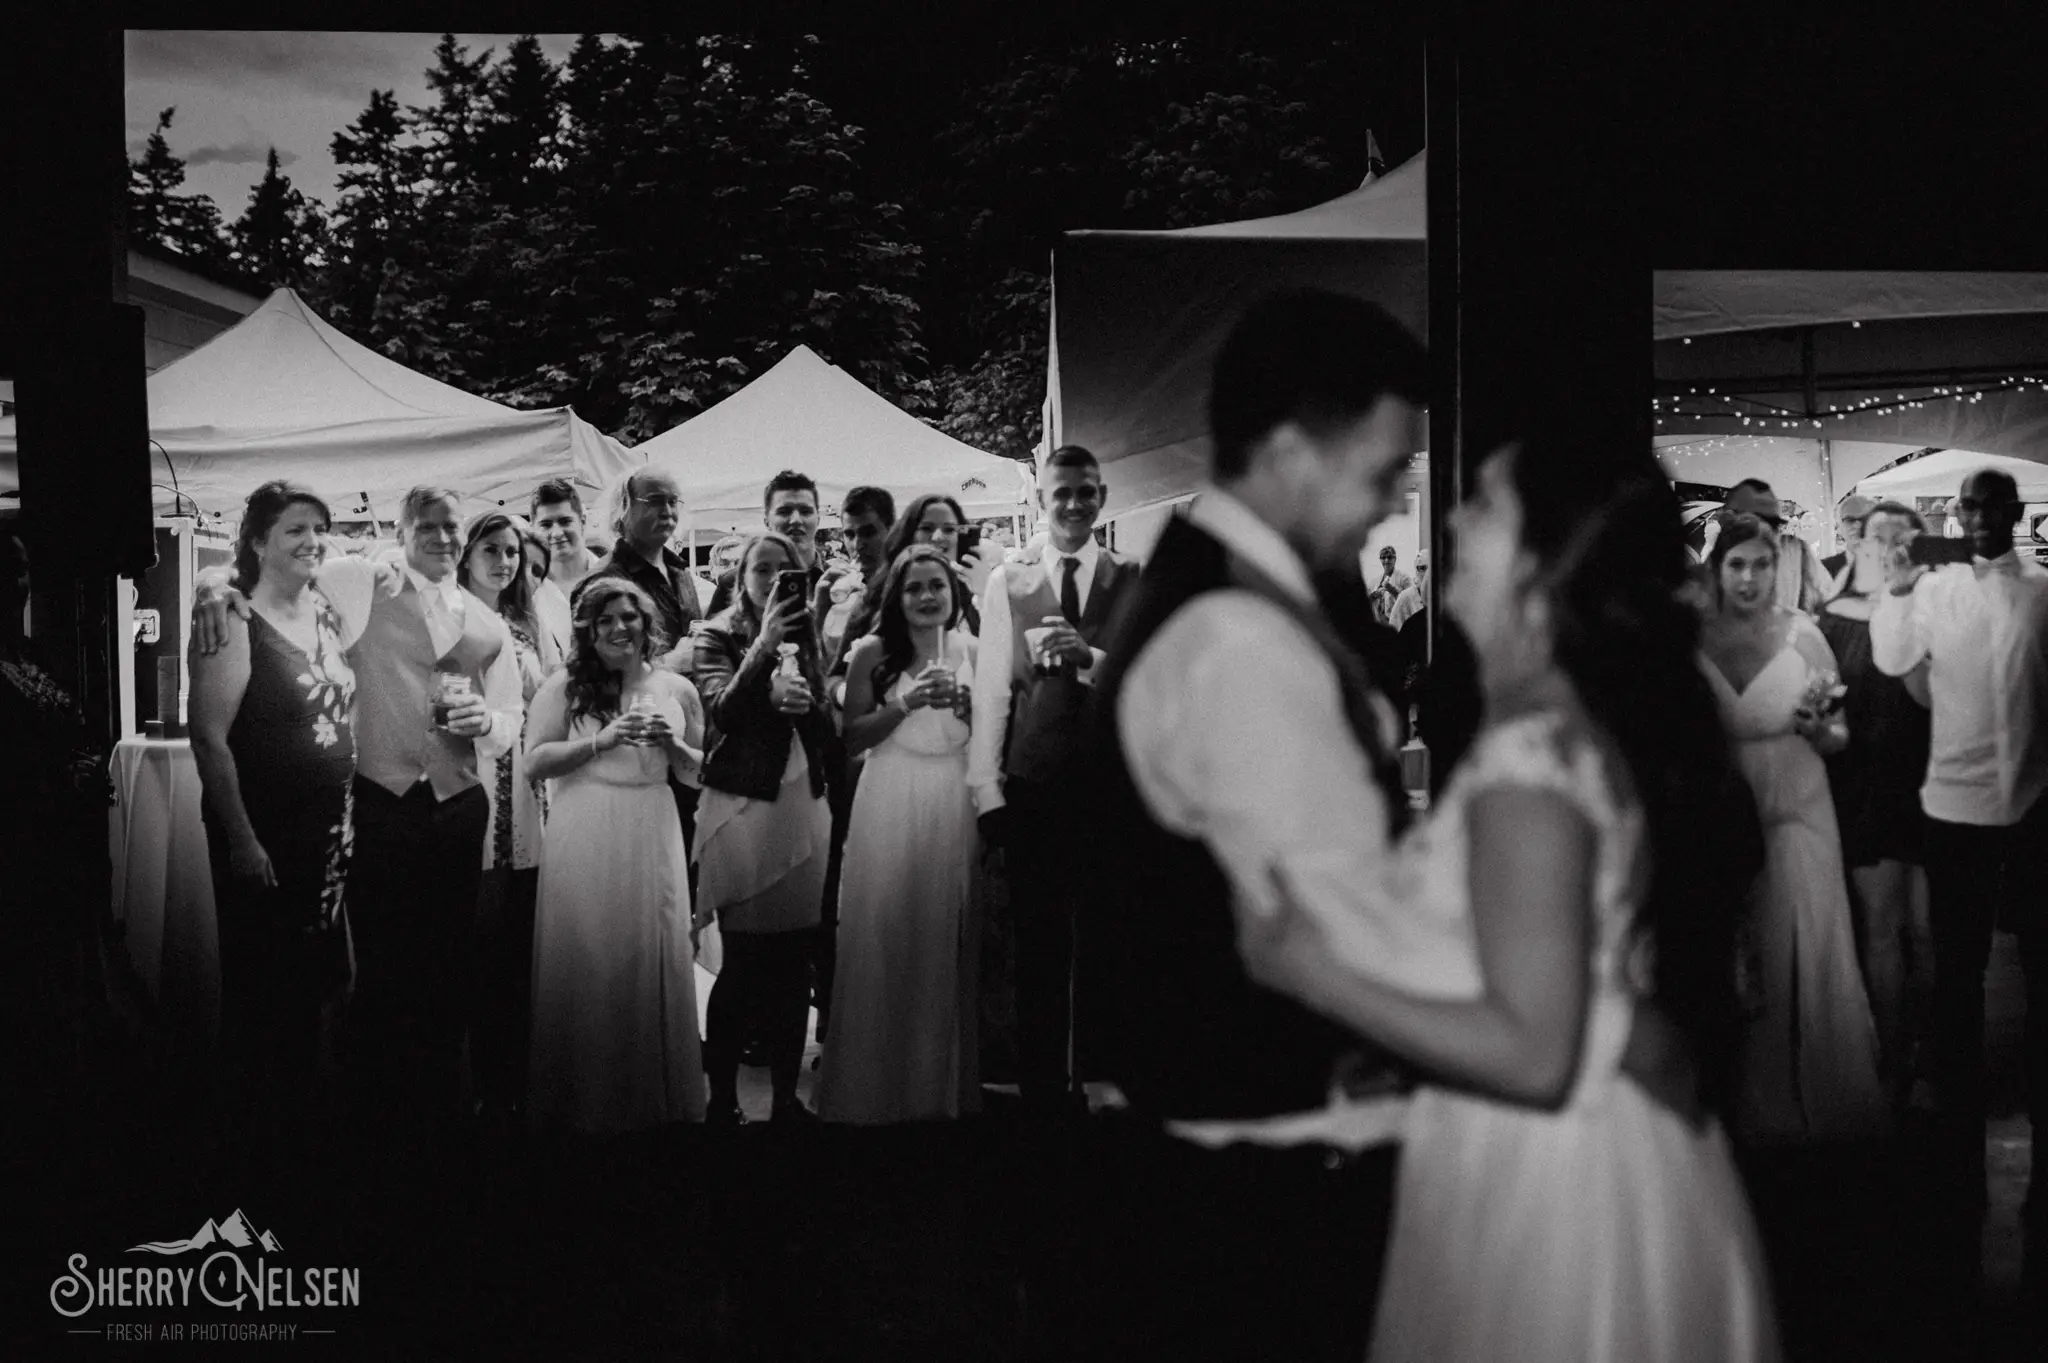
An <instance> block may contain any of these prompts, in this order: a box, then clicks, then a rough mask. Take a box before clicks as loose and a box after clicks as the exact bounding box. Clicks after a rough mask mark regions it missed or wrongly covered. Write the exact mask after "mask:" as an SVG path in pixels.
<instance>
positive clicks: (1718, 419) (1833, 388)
mask: <svg viewBox="0 0 2048 1363" xmlns="http://www.w3.org/2000/svg"><path fill="white" fill-rule="evenodd" d="M1652 329H1653V335H1654V338H1655V345H1656V377H1657V396H1658V405H1657V412H1656V429H1657V432H1658V433H1659V434H1687V435H1780V434H1784V435H1798V436H1800V437H1803V438H1808V439H1830V440H1848V441H1869V442H1878V443H1885V444H1896V445H1902V446H1906V447H1909V448H1914V449H1925V448H1928V447H1936V448H1943V449H1967V450H1977V451H1981V452H1983V453H1987V454H2006V455H2017V456H2019V457H2021V458H2036V457H2042V458H2048V274H2015V273H1994V272H1982V273H1957V272H1941V271H1925V272H1913V271H1855V270H1709V271H1665V272H1659V273H1658V274H1657V276H1656V280H1655V309H1654V316H1653V318H1652ZM1836 482H1837V486H1838V487H1841V486H1846V484H1845V483H1843V482H1842V480H1840V479H1837V480H1836Z"/></svg>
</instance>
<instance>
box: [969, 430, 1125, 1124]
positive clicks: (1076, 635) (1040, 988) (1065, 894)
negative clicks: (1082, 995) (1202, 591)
mask: <svg viewBox="0 0 2048 1363" xmlns="http://www.w3.org/2000/svg"><path fill="white" fill-rule="evenodd" d="M1106 492H1107V488H1106V487H1105V486H1104V484H1103V481H1102V469H1101V466H1100V465H1099V464H1098V463H1097V462H1096V459H1095V456H1094V455H1093V454H1091V453H1089V452H1088V451H1087V450H1085V449H1083V448H1081V447H1080V446H1078V445H1066V446H1062V447H1061V448H1059V449H1057V450H1054V451H1053V452H1052V454H1051V455H1049V456H1048V457H1047V458H1046V462H1045V466H1044V468H1042V469H1041V470H1040V471H1039V478H1038V504H1039V507H1040V509H1041V511H1042V512H1043V513H1044V515H1045V518H1046V532H1047V538H1046V543H1045V547H1044V549H1043V550H1042V551H1041V553H1040V554H1039V556H1038V558H1037V560H1036V561H1035V562H1030V563H1007V562H1006V563H1003V564H1000V565H998V566H997V567H996V568H995V569H994V571H992V572H991V573H990V574H989V579H988V586H987V588H986V589H985V591H984V593H983V597H982V606H981V640H980V652H979V656H978V658H977V660H976V663H975V670H974V732H973V736H972V738H971V739H970V740H969V742H968V749H967V783H968V786H969V788H970V789H971V790H972V791H973V793H974V803H975V809H976V811H977V813H978V814H979V816H980V821H981V829H982V837H983V839H984V841H985V842H987V843H988V844H989V845H990V846H993V847H998V848H1001V849H1002V850H1003V860H1004V869H1005V872H1006V875H1007V877H1008V880H1009V884H1010V908H1011V917H1012V920H1013V922H1014V923H1015V925H1016V987H1017V1034H1018V1035H1017V1047H1018V1066H1019V1071H1020V1074H1019V1078H1020V1080H1021V1088H1022V1090H1023V1098H1024V1103H1025V1107H1026V1108H1027V1109H1028V1110H1030V1111H1033V1112H1040V1113H1059V1112H1068V1111H1075V1110H1078V1109H1080V1108H1081V1107H1082V1103H1081V1098H1080V1093H1079V1090H1078V1088H1077V1086H1076V1084H1075V1073H1074V1064H1073V1054H1072V1044H1071V1043H1072V1037H1073V1004H1074V989H1073V968H1074V904H1075V895H1076V893H1077V891H1078V890H1079V886H1078V885H1077V884H1076V883H1075V875H1074V867H1075V864H1076V849H1075V846H1074V842H1073V839H1074V838H1075V837H1077V836H1080V835H1081V830H1080V829H1079V827H1078V825H1077V823H1076V821H1075V819H1074V818H1073V815H1074V807H1075V803H1076V799H1077V796H1076V792H1075V791H1074V789H1073V788H1072V784H1071V765H1070V764H1071V761H1072V759H1073V757H1074V756H1075V754H1076V752H1077V750H1078V748H1079V746H1080V744H1081V742H1082V739H1083V729H1084V714H1085V709H1086V704H1087V697H1088V692H1089V688H1090V687H1091V685H1092V684H1093V681H1094V677H1095V673H1096V670H1097V668H1098V667H1099V666H1100V665H1101V664H1102V662H1103V660H1104V657H1105V655H1104V653H1103V651H1102V649H1101V647H1100V646H1099V641H1100V640H1101V638H1102V636H1103V633H1104V630H1105V628H1106V627H1107V624H1108V621H1109V619H1110V617H1111V616H1112V615H1113V614H1114V613H1115V611H1116V609H1117V606H1118V604H1119V603H1120V602H1121V601H1122V599H1123V598H1124V596H1125V595H1126V594H1127V593H1128V592H1129V591H1130V590H1131V589H1132V588H1133V587H1134V586H1135V585H1136V584H1137V580H1138V570H1137V567H1136V565H1135V564H1133V563H1131V562H1130V561H1128V560H1126V559H1123V558H1120V557H1118V556H1117V555H1115V554H1113V553H1111V552H1109V551H1108V550H1106V549H1104V548H1102V547H1101V546H1100V545H1098V544H1097V543H1096V542H1095V521H1096V518H1097V517H1098V516H1100V515H1101V514H1102V499H1103V496H1104V495H1105V493H1106Z"/></svg>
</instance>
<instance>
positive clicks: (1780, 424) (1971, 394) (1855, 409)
mask: <svg viewBox="0 0 2048 1363" xmlns="http://www.w3.org/2000/svg"><path fill="white" fill-rule="evenodd" d="M2028 391H2034V392H2048V377H2042V376H2037V375H2032V374H2014V375H2008V376H2007V377H2005V378H2004V379H2002V380H1997V381H1987V382H1986V383H1984V384H1982V385H1979V386H1977V387H1974V388H1962V387H1954V386H1951V385H1948V384H1930V385H1928V387H1927V388H1925V389H1924V390H1921V391H1919V392H1918V393H1917V395H1909V394H1907V393H1899V392H1894V393H1893V394H1892V396H1890V397H1889V398H1887V397H1885V396H1884V395H1883V394H1882V393H1879V394H1874V395H1872V396H1870V397H1865V398H1860V399H1858V400H1856V401H1854V402H1849V403H1833V402H1831V403H1829V404H1828V407H1827V410H1826V411H1825V412H1799V411H1795V410H1793V409H1790V408H1786V407H1781V406H1778V405H1777V404H1775V403H1768V402H1765V401H1763V400H1761V399H1759V398H1750V397H1743V396H1741V395H1739V394H1734V393H1730V394H1726V395H1721V394H1716V393H1715V392H1714V390H1713V389H1712V388H1708V389H1707V390H1706V393H1705V394H1704V395H1702V394H1701V392H1700V389H1699V388H1698V387H1695V386H1688V387H1687V388H1686V390H1685V392H1684V393H1678V392H1673V393H1671V394H1670V395H1668V396H1665V397H1653V398H1651V399H1650V410H1651V412H1652V414H1653V415H1654V416H1655V417H1656V418H1657V424H1658V425H1659V426H1662V425H1663V424H1664V420H1663V418H1664V417H1666V416H1671V417H1687V418H1691V419H1694V420H1699V419H1708V420H1722V421H1739V422H1741V423H1742V425H1744V426H1751V425H1754V426H1758V427H1761V428H1763V429H1766V430H1768V429H1770V428H1771V426H1772V423H1776V425H1777V428H1778V429H1779V430H1788V431H1789V430H1799V429H1805V428H1807V427H1811V429H1813V430H1823V429H1825V423H1826V422H1827V421H1847V420H1849V419H1850V418H1852V417H1858V416H1887V415H1891V414H1894V413H1898V412H1908V411H1916V412H1917V411H1923V410H1925V409H1926V408H1927V406H1928V405H1929V404H1930V403H1934V402H1944V401H1945V402H1952V403H1960V404H1963V405H1967V406H1974V405H1976V404H1979V403H1982V402H1983V401H1984V399H1985V398H1986V397H1987V396H1990V395H1992V394H1996V393H2014V392H2028ZM1709 399H1712V402H1711V403H1709ZM1667 404H1668V405H1667Z"/></svg>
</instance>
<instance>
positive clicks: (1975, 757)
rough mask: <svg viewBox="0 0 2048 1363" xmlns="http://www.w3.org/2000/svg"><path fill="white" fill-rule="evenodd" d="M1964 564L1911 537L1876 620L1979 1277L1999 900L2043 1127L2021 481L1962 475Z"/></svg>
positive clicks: (2046, 1247) (2035, 1227)
mask: <svg viewBox="0 0 2048 1363" xmlns="http://www.w3.org/2000/svg"><path fill="white" fill-rule="evenodd" d="M1956 514H1958V518H1960V520H1962V530H1964V536H1966V538H1968V540H1970V563H1968V565H1948V567H1939V569H1933V571H1929V569H1925V567H1917V565H1913V561H1911V548H1909V544H1898V546H1896V548H1894V551H1892V557H1890V561H1888V565H1886V569H1888V581H1890V589H1888V591H1886V596H1884V600H1882V602H1880V604H1878V608H1876V610H1874V612H1872V616H1870V649H1872V659H1874V661H1876V665H1878V667H1880V669H1882V671H1886V673H1890V675H1894V677H1896V675H1905V673H1909V671H1913V667H1917V665H1919V663H1921V661H1923V659H1925V661H1927V694H1929V710H1931V712H1933V745H1931V751H1929V757H1927V782H1925V784H1923V786H1921V806H1923V808H1925V810H1927V819H1929V833H1927V892H1929V907H1927V909H1929V919H1931V927H1933V958H1935V1003H1933V1050H1935V1081H1937V1089H1939V1099H1942V1124H1939V1126H1942V1130H1944V1138H1946V1140H1944V1150H1946V1154H1948V1173H1952V1175H1954V1177H1956V1179H1958V1185H1956V1187H1954V1207H1956V1212H1958V1226H1956V1240H1954V1252H1956V1257H1958V1267H1962V1271H1964V1273H1966V1275H1968V1277H1970V1283H1972V1285H1974V1277H1976V1271H1978V1236H1980V1226H1982V1212H1985V1201H1987V1189H1985V1173H1987V1171H1985V1115H1987V1111H1985V1107H1987V1074H1985V970H1987V966H1989V962H1991V933H1993V927H1995V925H1997V923H1999V896H2001V892H2003V894H2011V907H2013V913H2015V919H2013V923H2011V927H2013V931H2015V933H2017V937H2019V954H2021V964H2023V968H2025V988H2028V1031H2025V1076H2028V1113H2030V1122H2032V1128H2034V1132H2036V1134H2040V1132H2042V1130H2048V917H2044V913H2042V898H2040V884H2042V872H2044V870H2048V794H2044V792H2048V569H2042V567H2040V565H2036V563H2034V561H2032V559H2030V557H2021V555H2019V553H2017V551H2015V548H2013V530H2015V528H2017V526H2019V516H2021V501H2019V487H2017V485H2015V483H2013V479H2011V475H2005V473H1999V471H1993V469H1985V471H1980V473H1972V475H1970V477H1968V479H1964V483H1962V495H1960V497H1956ZM2023 1220H2025V1232H2028V1238H2025V1261H2023V1269H2021V1291H2023V1293H2032V1295H2034V1300H2042V1298H2048V1181H2044V1179H2042V1177H2040V1175H2038V1173H2036V1177H2034V1179H2032V1187H2030V1191H2028V1207H2025V1214H2023Z"/></svg>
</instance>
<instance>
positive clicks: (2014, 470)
mask: <svg viewBox="0 0 2048 1363" xmlns="http://www.w3.org/2000/svg"><path fill="white" fill-rule="evenodd" d="M1984 469H1996V470H1998V471H1999V472H2001V473H2009V474H2011V475H2012V478H2013V481H2014V482H2016V483H2018V484H2019V488H2020V500H2021V501H2022V502H2048V464H2041V463H2037V462H2035V461H2034V460H2032V459H2016V458H2014V457H2013V456H2011V455H2006V454H1979V453H1976V452H1975V451H1972V450H1938V451H1936V452H1935V453H1933V454H1930V455H1928V456H1926V457H1925V458H1922V459H1915V460H1913V461H1912V462H1911V463H1906V464H1901V465H1899V466H1898V467H1897V468H1895V469H1887V470H1885V471H1884V472H1883V473H1879V474H1873V475H1872V476H1871V477H1868V478H1865V479H1863V480H1862V481H1861V482H1859V483H1857V484H1856V490H1857V491H1858V492H1860V493H1862V494H1863V495H1864V496H1866V497H1877V498H1886V497H1889V498H1891V499H1892V500H1894V501H1903V502H1906V503H1908V504H1909V505H1910V504H1911V502H1912V499H1913V498H1915V497H1953V496H1955V495H1956V493H1957V492H1958V491H1959V490H1960V489H1961V488H1962V485H1963V479H1965V478H1967V477H1969V476H1970V475H1971V474H1973V473H1977V472H1979V471H1981V470H1984Z"/></svg>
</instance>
